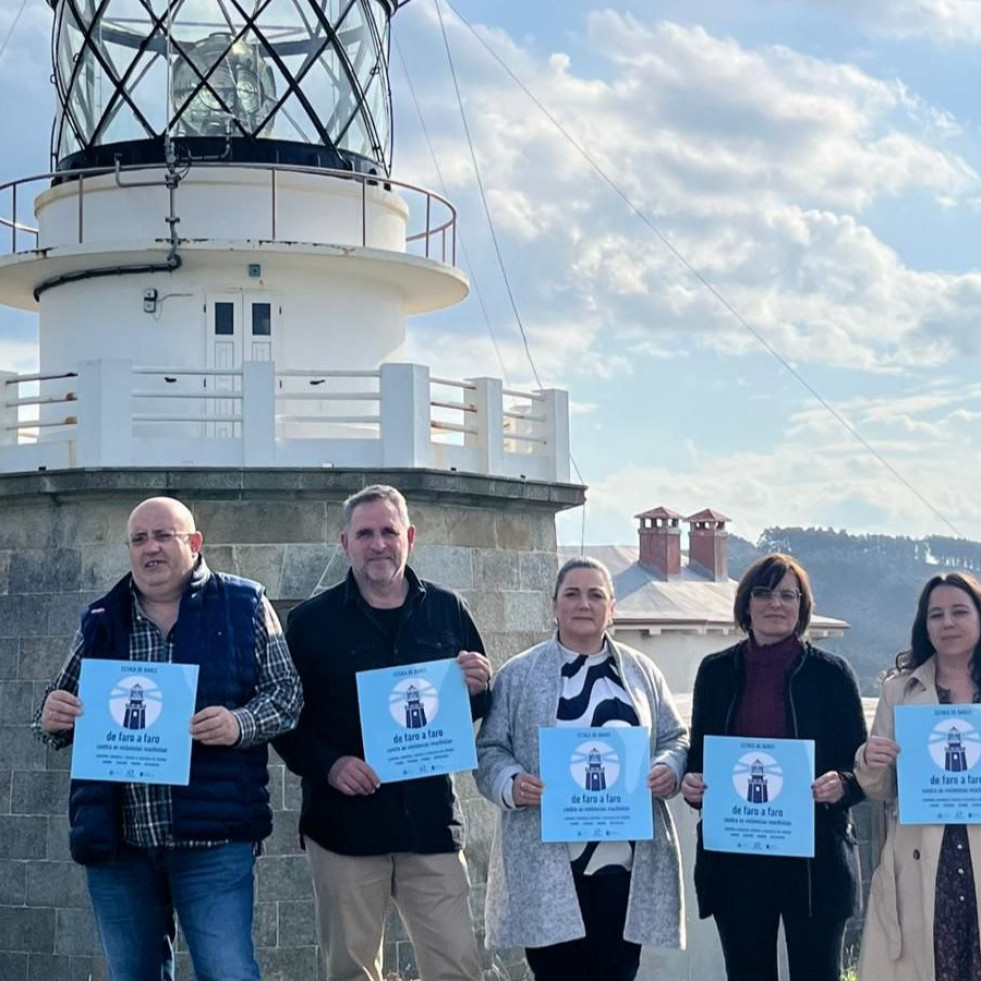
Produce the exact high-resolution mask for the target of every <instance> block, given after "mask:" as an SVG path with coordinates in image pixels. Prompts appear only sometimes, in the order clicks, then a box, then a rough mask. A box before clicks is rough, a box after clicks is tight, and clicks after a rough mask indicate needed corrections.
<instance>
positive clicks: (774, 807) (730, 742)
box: [702, 736, 815, 858]
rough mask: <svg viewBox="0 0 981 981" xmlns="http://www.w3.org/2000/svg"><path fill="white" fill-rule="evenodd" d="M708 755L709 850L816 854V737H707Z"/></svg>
mask: <svg viewBox="0 0 981 981" xmlns="http://www.w3.org/2000/svg"><path fill="white" fill-rule="evenodd" d="M704 755H705V761H704V771H703V773H702V779H703V780H704V781H705V786H706V789H705V797H704V799H703V801H702V843H703V844H704V846H705V848H707V849H709V850H710V851H717V852H745V853H749V854H754V855H795V856H802V857H804V858H813V856H814V806H815V805H814V797H813V795H812V792H811V784H812V783H814V741H813V740H811V739H755V738H746V737H742V736H706V737H705V754H704Z"/></svg>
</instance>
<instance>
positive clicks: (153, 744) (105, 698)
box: [71, 658, 198, 786]
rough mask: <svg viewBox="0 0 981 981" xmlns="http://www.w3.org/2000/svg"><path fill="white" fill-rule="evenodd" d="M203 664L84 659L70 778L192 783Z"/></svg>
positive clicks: (181, 784) (177, 783) (79, 687)
mask: <svg viewBox="0 0 981 981" xmlns="http://www.w3.org/2000/svg"><path fill="white" fill-rule="evenodd" d="M197 687H198V666H197V665H196V664H167V663H159V662H152V663H151V662H143V661H107V660H101V659H99V658H83V660H82V666H81V673H80V675H79V681H78V697H79V698H80V699H81V700H82V709H83V714H82V715H81V716H79V718H78V719H76V721H75V736H74V748H73V750H72V770H71V774H72V777H73V778H75V779H77V780H109V781H118V782H123V783H163V784H173V785H179V786H187V784H188V782H189V780H190V776H191V733H190V727H191V716H192V715H194V703H195V699H196V697H197Z"/></svg>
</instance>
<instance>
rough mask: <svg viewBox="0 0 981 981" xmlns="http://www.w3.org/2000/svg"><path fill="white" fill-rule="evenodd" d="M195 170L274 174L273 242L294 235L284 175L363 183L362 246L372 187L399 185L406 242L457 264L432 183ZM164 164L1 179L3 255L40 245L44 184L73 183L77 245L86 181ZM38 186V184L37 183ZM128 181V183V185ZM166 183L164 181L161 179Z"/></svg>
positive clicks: (449, 223)
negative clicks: (283, 215)
mask: <svg viewBox="0 0 981 981" xmlns="http://www.w3.org/2000/svg"><path fill="white" fill-rule="evenodd" d="M193 166H194V169H195V170H197V169H198V168H206V169H213V168H218V167H223V168H228V167H234V168H235V169H237V170H252V171H258V172H264V173H266V174H268V176H269V183H268V186H267V194H268V209H267V218H268V236H269V239H270V240H271V241H273V242H278V241H283V240H291V239H290V236H289V235H287V236H282V235H281V234H280V232H281V229H280V227H279V226H280V223H281V222H280V216H279V197H280V188H279V177H280V175H281V174H311V175H313V176H315V177H321V178H329V179H334V180H337V179H341V180H345V181H351V182H353V183H355V184H357V185H358V186H359V198H360V219H359V221H360V238H361V245H362V246H370V245H372V241H371V234H370V232H369V224H370V223H369V208H368V193H369V188H379V187H380V188H384V189H385V190H387V191H391V190H392V189H396V190H397V191H398V193H399V194H400V196H401V197H403V198H404V199H405V201H406V204H407V205H408V207H409V222H410V224H409V227H408V228H407V229H406V237H405V241H406V245H407V246H408V247H409V248H410V249H411V250H412V251H413V252H414V253H416V254H420V255H424V256H425V257H426V258H427V259H430V258H431V259H439V260H440V261H442V262H446V263H449V264H450V265H453V266H455V265H456V220H457V214H456V209H455V208H454V207H453V205H452V204H451V203H450V202H449V201H448V200H447V199H446V198H444V197H443V196H442V195H439V194H436V193H435V192H434V191H430V190H428V189H427V188H424V187H420V186H419V185H416V184H409V183H406V182H405V181H399V180H394V179H393V178H390V177H380V176H378V175H371V174H360V173H356V172H354V171H349V170H329V169H326V168H321V167H300V166H291V165H287V164H275V165H273V164H265V163H234V164H229V163H227V162H224V161H196V162H195V163H194V165H193ZM162 169H163V168H162V165H161V164H156V165H152V166H149V165H146V164H133V165H129V166H126V167H120V166H117V167H116V168H111V167H89V168H78V169H75V170H63V171H49V172H48V173H43V174H33V175H31V176H30V177H21V178H18V179H17V180H14V181H8V182H7V183H5V184H0V229H5V230H6V231H7V232H8V233H9V235H2V236H0V256H3V255H10V254H13V253H17V252H18V251H30V250H33V249H36V248H37V246H38V234H39V233H38V229H37V228H35V227H34V226H32V225H31V224H29V222H28V220H27V219H28V217H29V218H30V219H33V207H34V198H35V196H36V194H37V193H38V191H40V190H43V189H44V186H46V185H50V184H51V183H53V182H55V181H57V182H59V183H65V182H74V184H75V187H76V190H77V195H78V206H77V208H76V216H75V219H74V223H75V226H76V227H75V230H74V232H73V237H74V238H75V239H76V241H77V244H78V245H83V244H85V242H86V237H85V236H86V221H85V218H86V195H90V194H91V190H90V187H88V188H87V184H88V182H89V181H91V180H92V178H95V177H103V176H107V175H112V174H115V175H116V177H117V179H119V178H120V176H121V175H123V174H128V173H134V172H138V171H144V172H146V171H152V172H154V173H156V174H159V173H160V172H161V170H162ZM34 185H38V186H37V188H35V187H34ZM124 186H125V185H124ZM161 186H163V182H162V179H161ZM174 206H175V208H177V209H178V210H179V208H180V185H178V187H177V190H176V191H175V201H174Z"/></svg>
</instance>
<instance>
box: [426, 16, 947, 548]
mask: <svg viewBox="0 0 981 981" xmlns="http://www.w3.org/2000/svg"><path fill="white" fill-rule="evenodd" d="M444 2H445V3H446V5H447V6H448V7H449V8H450V10H452V11H453V13H454V14H455V15H456V17H458V18H459V20H460V22H461V23H462V24H463V25H464V26H465V27H466V28H467V29H468V30H469V31H470V33H471V34H472V35H473V37H475V38H476V39H477V41H478V42H479V43H480V45H481V46H482V47H483V48H484V49H485V50H486V51H487V52H488V54H490V56H491V57H492V58H493V59H494V61H496V62H497V64H498V65H500V66H501V68H503V69H504V71H505V72H506V73H507V75H508V76H509V77H510V78H511V80H512V81H513V82H514V83H515V84H516V85H517V86H518V88H520V89H521V91H522V92H524V94H525V95H526V96H527V97H528V98H529V99H531V101H532V102H533V103H534V104H535V106H537V107H538V109H539V110H540V111H541V112H542V113H543V115H544V116H545V117H546V118H547V119H548V120H549V122H550V123H551V124H552V125H553V126H554V127H555V128H556V129H557V130H558V131H559V132H560V133H561V134H562V136H564V137H565V138H566V140H567V141H568V142H569V143H570V144H571V145H572V147H573V148H574V149H575V150H576V152H577V153H578V154H579V155H580V156H581V157H582V158H583V159H584V160H585V161H586V163H588V164H589V166H590V167H592V169H593V170H594V171H595V172H596V173H597V174H598V175H599V176H600V178H602V180H603V181H604V182H605V183H606V184H607V186H608V187H609V188H610V189H611V190H612V191H613V192H614V194H616V195H617V197H619V198H620V200H621V201H623V202H624V204H626V206H627V207H628V208H629V209H630V211H632V212H633V213H634V215H636V217H637V218H639V219H640V220H641V221H642V222H643V223H644V224H645V225H646V226H647V228H648V229H649V230H650V231H651V232H652V233H653V234H654V235H655V237H656V238H657V239H658V240H659V241H660V242H661V244H662V245H664V247H665V248H666V249H667V250H668V251H669V252H670V253H671V254H672V255H673V256H674V257H675V259H677V261H678V262H679V263H680V264H681V265H682V266H683V267H684V268H685V269H686V270H687V272H688V273H689V274H690V275H691V276H692V277H693V278H694V279H695V280H697V281H698V283H700V284H701V285H702V286H703V287H704V288H705V289H706V290H707V291H708V292H709V293H710V294H711V295H712V296H713V297H714V298H715V300H716V301H717V302H718V303H719V304H720V305H721V306H722V307H723V308H724V309H725V310H726V311H727V312H728V313H729V314H730V315H731V316H732V317H733V318H734V319H735V321H736V322H737V323H738V324H739V325H740V326H742V327H743V328H744V329H745V330H747V331H748V332H749V333H750V334H751V335H752V336H753V337H754V338H755V339H756V341H757V342H758V343H759V344H760V346H761V347H763V348H764V349H765V350H766V351H767V352H768V353H769V354H770V355H771V356H772V357H773V358H774V359H775V360H776V361H778V362H779V363H780V365H781V366H782V367H783V368H784V369H785V370H786V371H787V373H788V374H789V375H790V376H791V377H792V378H793V379H794V380H795V381H797V382H798V384H800V385H801V387H802V388H804V389H805V390H806V391H807V392H808V393H809V394H810V395H811V397H812V398H814V400H815V401H816V402H817V403H818V404H819V405H820V406H821V407H822V408H824V409H825V410H826V411H827V412H828V413H829V414H830V415H831V416H832V418H833V419H834V420H835V421H836V422H837V423H838V424H839V425H840V426H841V427H842V428H843V429H844V430H845V431H846V432H847V433H848V434H849V435H850V436H851V437H852V438H853V439H854V440H855V441H856V442H858V443H859V445H860V446H862V447H863V448H864V449H865V450H866V451H867V452H868V453H869V454H870V455H871V456H872V457H874V458H875V460H877V461H878V463H879V464H880V465H881V466H882V467H883V469H885V470H886V471H887V472H888V473H889V474H891V475H892V476H893V477H894V478H895V479H896V480H897V481H898V482H899V483H900V484H902V486H903V487H905V488H906V489H907V490H908V491H909V492H910V493H911V494H912V495H913V497H915V498H916V499H917V500H918V501H919V502H920V503H921V504H922V505H923V506H924V507H925V508H927V510H929V511H930V512H931V513H932V514H933V515H934V516H935V517H936V518H937V519H938V520H939V521H941V522H942V523H943V524H944V525H946V526H947V527H948V528H950V529H951V531H953V532H954V534H955V535H956V536H958V537H961V538H962V537H964V536H963V535H962V533H961V532H960V530H959V529H958V528H957V526H956V525H954V523H953V522H952V521H951V520H950V519H949V518H947V516H946V515H945V514H943V513H942V512H941V511H940V510H939V509H938V508H937V507H936V506H934V504H933V503H932V502H931V501H930V500H929V499H928V498H927V497H926V496H925V495H924V494H923V493H922V492H921V491H920V490H919V489H918V488H917V487H916V486H915V485H914V484H913V483H911V482H910V481H909V480H908V479H907V478H906V477H905V476H904V475H903V474H902V473H901V472H900V471H899V470H898V469H897V468H896V467H895V466H894V465H893V464H892V463H891V462H890V461H889V460H888V459H886V457H884V456H883V455H882V454H881V453H880V452H879V451H878V450H877V449H876V448H875V446H873V445H872V443H870V442H869V441H868V440H867V439H866V438H865V437H864V436H863V435H862V434H861V433H860V432H859V431H858V429H856V428H855V426H853V425H852V424H851V423H850V422H849V421H848V420H847V419H846V418H845V417H844V416H843V415H842V414H841V413H840V412H839V411H838V410H837V409H836V408H835V407H834V406H833V405H831V403H830V402H828V400H827V399H825V398H824V396H823V395H821V393H820V392H819V391H818V390H817V389H816V388H815V387H814V386H813V385H812V384H811V383H810V382H809V381H808V380H807V379H806V378H805V377H804V376H803V375H802V374H801V373H800V372H799V371H798V370H797V369H796V368H795V367H794V366H793V364H791V362H790V361H788V360H787V359H786V358H785V357H784V356H783V355H782V354H781V353H780V352H779V351H778V350H777V349H776V348H775V347H774V346H773V345H772V344H771V343H770V342H769V341H768V340H767V339H766V337H765V336H764V335H763V334H762V333H761V332H760V331H759V330H758V329H757V328H756V327H754V326H753V325H752V324H751V323H750V322H749V321H748V320H747V319H746V318H745V317H744V316H743V315H742V314H741V313H740V312H739V310H738V309H736V307H735V306H734V305H733V304H732V303H730V302H729V300H728V299H727V298H726V296H725V295H724V294H723V293H722V292H720V290H719V289H717V288H716V287H715V286H714V285H713V284H712V282H711V281H710V280H709V279H707V278H706V277H705V276H704V275H703V274H702V272H701V271H700V270H699V269H698V268H697V267H696V266H695V265H694V264H693V263H692V262H691V261H690V260H689V259H688V257H687V256H686V255H685V254H684V253H683V252H682V251H681V250H680V249H679V248H678V247H677V246H676V245H675V244H674V243H673V242H672V241H671V239H670V238H668V236H667V235H666V234H665V233H664V232H662V231H661V229H660V228H659V227H658V226H657V225H656V224H655V223H654V222H653V221H652V220H651V218H650V217H649V216H648V215H647V214H646V213H645V212H644V211H643V210H642V209H641V208H640V206H639V205H637V204H635V203H634V201H633V200H632V199H631V198H630V196H629V195H628V194H627V193H626V191H624V190H623V189H622V188H621V187H620V185H619V184H617V182H616V181H615V180H614V179H613V178H612V177H611V176H610V175H609V174H608V173H607V172H606V171H605V170H604V169H603V167H602V166H601V165H600V164H599V163H598V162H597V161H596V160H595V158H594V157H593V156H592V155H591V154H590V153H589V151H588V150H586V148H585V147H583V146H582V144H580V143H579V141H578V140H577V139H576V138H575V136H573V134H572V133H570V132H569V130H568V129H567V128H566V127H565V126H564V125H563V124H562V122H561V121H560V120H559V119H558V118H556V116H555V115H554V114H553V113H552V112H551V111H550V110H549V109H548V108H547V107H546V106H545V105H544V103H542V102H541V100H540V99H538V98H537V96H535V94H534V93H533V92H532V91H531V90H530V89H529V88H528V86H527V85H525V83H524V82H523V81H522V80H521V78H519V76H518V75H517V74H516V73H515V72H514V71H513V70H512V69H511V67H510V65H508V64H507V63H506V62H505V61H504V60H503V59H502V58H501V57H500V56H499V55H498V53H497V52H496V51H495V50H494V49H493V48H492V47H491V45H490V44H489V43H488V42H487V41H486V40H485V39H484V38H483V37H481V36H480V34H479V33H478V32H477V31H476V30H475V28H474V26H473V25H472V24H471V23H470V21H468V20H467V18H466V17H464V16H463V14H461V13H460V11H459V10H457V9H456V7H454V6H453V4H452V3H451V2H450V0H444ZM434 3H436V5H437V11H438V10H439V0H434ZM442 23H443V21H442V15H440V26H441V27H442ZM443 36H444V39H445V37H446V31H445V28H444V30H443ZM523 333H524V332H523V331H522V334H523Z"/></svg>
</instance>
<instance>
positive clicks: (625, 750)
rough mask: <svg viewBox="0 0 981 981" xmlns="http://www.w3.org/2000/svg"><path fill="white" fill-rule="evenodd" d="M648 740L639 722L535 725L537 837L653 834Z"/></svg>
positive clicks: (625, 837) (596, 838)
mask: <svg viewBox="0 0 981 981" xmlns="http://www.w3.org/2000/svg"><path fill="white" fill-rule="evenodd" d="M650 741H651V736H650V732H648V730H647V729H644V728H642V727H640V726H608V727H604V728H579V727H572V726H570V727H565V726H543V727H542V728H540V729H539V730H538V747H539V754H538V755H539V768H540V771H541V777H542V780H543V781H544V782H545V793H544V795H543V796H542V808H541V814H542V841H642V840H645V839H648V838H651V837H653V834H654V824H653V812H652V810H651V793H650V791H649V790H648V789H647V771H648V770H649V769H650Z"/></svg>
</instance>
